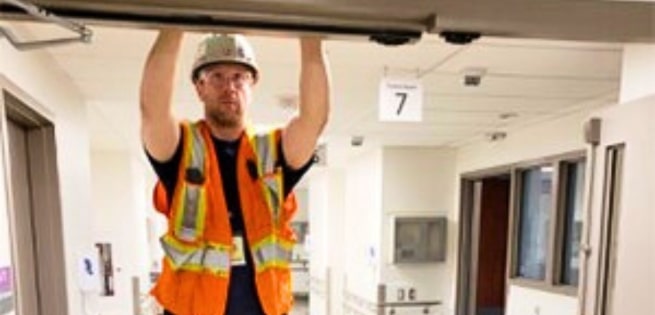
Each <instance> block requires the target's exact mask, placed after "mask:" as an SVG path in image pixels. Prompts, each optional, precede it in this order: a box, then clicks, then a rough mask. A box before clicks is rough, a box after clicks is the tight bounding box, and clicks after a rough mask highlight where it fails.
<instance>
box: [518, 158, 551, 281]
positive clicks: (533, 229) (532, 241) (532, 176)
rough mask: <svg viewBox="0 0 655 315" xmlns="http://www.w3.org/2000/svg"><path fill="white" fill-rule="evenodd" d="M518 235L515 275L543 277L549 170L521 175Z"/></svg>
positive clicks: (544, 272)
mask: <svg viewBox="0 0 655 315" xmlns="http://www.w3.org/2000/svg"><path fill="white" fill-rule="evenodd" d="M521 179H522V185H521V187H520V193H521V195H520V198H521V200H520V206H521V207H520V213H519V230H518V232H519V234H518V241H519V242H518V247H519V248H518V276H519V277H521V278H528V279H534V280H544V279H545V277H546V261H547V254H548V240H549V234H550V233H549V227H550V219H551V204H552V180H553V168H552V167H550V166H543V167H536V168H532V169H528V170H525V171H522V172H521Z"/></svg>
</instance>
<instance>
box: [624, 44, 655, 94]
mask: <svg viewBox="0 0 655 315" xmlns="http://www.w3.org/2000/svg"><path fill="white" fill-rule="evenodd" d="M654 73H655V45H645V44H644V45H641V44H632V45H625V46H624V48H623V65H622V69H621V96H620V100H621V103H625V102H629V101H633V100H636V99H638V98H640V97H644V96H646V95H649V94H653V93H655V85H654V84H653V74H654Z"/></svg>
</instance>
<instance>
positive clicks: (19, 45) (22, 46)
mask: <svg viewBox="0 0 655 315" xmlns="http://www.w3.org/2000/svg"><path fill="white" fill-rule="evenodd" d="M3 4H8V5H11V6H14V7H16V8H19V9H22V10H24V11H25V12H26V13H27V14H29V15H31V16H32V17H34V18H36V19H38V20H40V21H43V22H50V23H54V24H56V25H59V26H61V27H63V28H65V29H68V30H70V31H72V32H74V33H77V34H78V35H79V36H77V37H65V38H54V39H42V40H33V41H21V40H20V39H18V37H17V36H16V35H14V33H13V32H12V31H11V30H9V29H8V28H6V27H3V26H0V37H3V36H4V37H6V38H7V40H8V41H9V43H11V45H12V46H14V47H15V48H16V49H18V50H29V49H38V48H44V47H48V46H53V45H62V44H68V43H77V42H83V43H89V42H91V37H92V35H93V33H92V31H91V30H90V29H89V28H87V27H86V26H84V25H83V24H80V23H77V22H73V21H70V20H67V19H64V18H60V17H58V16H56V15H54V14H52V13H50V12H48V11H46V10H45V9H43V8H40V7H38V6H35V5H33V4H31V3H27V2H25V1H22V0H0V5H3Z"/></svg>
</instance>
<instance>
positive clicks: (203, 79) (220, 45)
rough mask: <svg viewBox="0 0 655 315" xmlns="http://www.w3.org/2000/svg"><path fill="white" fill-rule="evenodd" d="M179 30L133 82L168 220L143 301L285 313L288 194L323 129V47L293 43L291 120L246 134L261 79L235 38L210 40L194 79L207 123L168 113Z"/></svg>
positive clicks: (220, 313)
mask: <svg viewBox="0 0 655 315" xmlns="http://www.w3.org/2000/svg"><path fill="white" fill-rule="evenodd" d="M182 36H183V34H182V32H181V31H179V30H174V29H166V30H162V31H160V33H159V35H158V37H157V39H156V41H155V43H154V46H153V48H152V50H151V52H150V54H149V56H148V59H147V61H146V65H145V69H144V73H143V79H142V85H141V123H142V126H141V128H142V138H143V143H144V146H145V149H146V152H147V153H148V156H149V158H150V161H151V163H152V165H153V167H154V169H155V171H156V173H157V175H158V176H159V179H160V181H159V183H158V184H157V187H156V189H155V206H156V208H157V209H158V210H159V211H160V212H162V213H164V214H165V215H166V216H167V218H168V232H167V234H166V235H165V236H164V237H162V246H163V248H164V252H165V253H166V257H165V258H164V263H163V271H162V274H161V276H160V278H159V280H158V282H157V284H156V286H155V288H154V289H153V291H152V294H153V295H154V296H155V298H156V299H157V300H158V301H159V303H160V304H162V306H163V307H164V308H165V309H166V313H165V314H167V315H170V314H174V315H264V314H265V315H282V314H288V313H289V312H290V310H291V306H292V303H293V301H292V295H291V287H290V286H291V282H290V270H289V265H288V262H289V259H290V257H291V255H290V254H291V249H292V245H293V240H294V236H293V232H292V230H291V229H290V227H289V224H288V223H289V221H290V220H291V217H292V216H293V213H294V211H295V199H294V198H293V195H292V194H291V190H292V188H293V186H294V185H295V184H296V183H297V182H298V180H299V179H300V178H301V176H302V175H303V174H304V173H305V172H306V171H307V169H308V168H309V166H310V165H311V160H312V156H313V151H314V148H315V146H316V142H317V139H318V137H319V135H320V134H321V131H322V130H323V127H324V125H325V123H326V122H327V116H328V108H329V95H328V94H329V91H328V90H329V84H328V75H327V70H326V65H325V64H326V62H325V60H324V57H323V52H322V42H321V40H320V39H318V38H313V37H312V38H309V37H308V38H301V39H300V50H301V73H300V104H299V113H298V115H297V116H296V117H294V118H293V119H291V120H290V121H289V122H288V123H287V124H286V126H284V127H283V128H281V129H277V130H272V131H270V132H268V133H264V134H255V133H253V132H251V131H250V129H249V128H248V127H247V126H246V112H247V110H248V106H249V105H250V103H251V99H252V90H253V88H254V86H255V85H256V83H257V81H258V79H259V77H260V73H259V69H258V67H257V63H256V62H255V58H254V54H253V52H252V48H251V47H250V45H249V44H248V42H247V41H246V40H245V38H244V37H242V36H239V35H220V36H217V35H212V36H210V37H208V38H206V39H205V40H204V41H203V42H202V43H201V44H200V47H199V49H198V54H197V58H196V60H195V62H194V65H193V69H192V73H191V77H192V80H193V83H194V85H195V89H196V92H197V94H198V97H199V98H200V100H201V101H202V102H203V103H204V112H205V115H204V119H203V120H201V121H199V122H194V123H189V122H180V121H178V120H177V119H176V118H175V117H174V116H173V114H172V109H171V98H172V93H173V84H174V72H175V71H174V70H175V61H176V59H177V55H178V52H179V49H180V43H181V40H182Z"/></svg>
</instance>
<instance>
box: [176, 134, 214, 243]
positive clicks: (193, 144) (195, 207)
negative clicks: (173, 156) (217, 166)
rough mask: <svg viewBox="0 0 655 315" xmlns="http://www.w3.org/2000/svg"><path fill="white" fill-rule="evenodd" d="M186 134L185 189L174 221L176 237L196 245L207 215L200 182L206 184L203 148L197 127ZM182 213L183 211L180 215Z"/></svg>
mask: <svg viewBox="0 0 655 315" xmlns="http://www.w3.org/2000/svg"><path fill="white" fill-rule="evenodd" d="M188 126H189V128H188V129H187V132H185V133H184V134H185V137H186V139H185V140H186V141H185V144H186V145H187V146H188V147H187V148H186V149H187V150H188V152H189V153H190V154H187V155H186V156H184V157H183V158H184V159H186V161H185V162H186V163H185V165H187V168H186V170H185V178H184V179H183V180H184V182H185V185H184V186H183V189H184V191H183V198H181V200H180V201H179V203H180V204H179V205H178V209H177V210H178V211H177V217H176V218H175V235H176V236H177V237H178V238H179V239H181V240H183V241H186V242H195V241H197V240H198V239H199V238H200V236H201V235H202V233H203V231H204V222H205V220H204V218H205V213H206V211H207V194H206V191H205V187H204V185H203V182H204V180H205V145H204V142H203V138H202V132H201V131H200V128H198V126H197V125H196V124H190V125H188ZM180 210H182V211H180Z"/></svg>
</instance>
